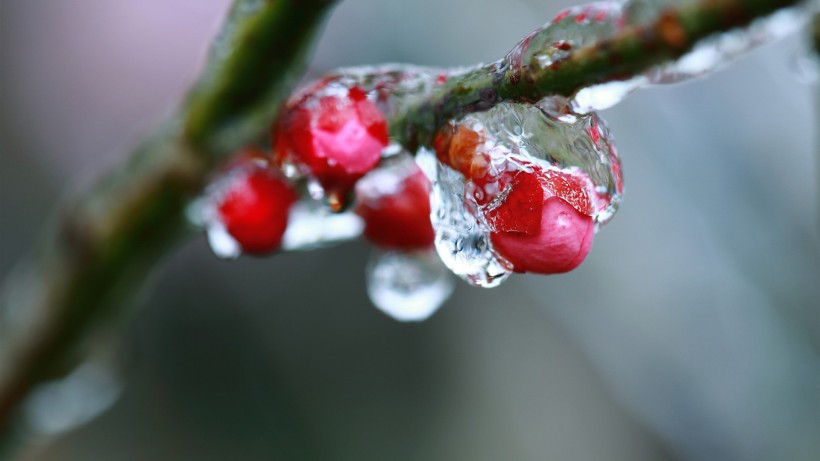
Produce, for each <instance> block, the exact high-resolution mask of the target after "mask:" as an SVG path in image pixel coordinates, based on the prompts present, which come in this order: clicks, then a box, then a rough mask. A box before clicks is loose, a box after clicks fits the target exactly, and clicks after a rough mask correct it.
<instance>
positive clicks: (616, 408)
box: [0, 0, 820, 461]
mask: <svg viewBox="0 0 820 461" xmlns="http://www.w3.org/2000/svg"><path fill="white" fill-rule="evenodd" d="M569 4H570V3H568V2H547V1H536V0H517V1H516V0H510V1H498V0H492V1H491V0H480V1H479V0H458V1H446V2H440V1H432V0H418V1H415V2H407V1H398V0H391V1H384V0H383V1H376V0H345V1H343V2H342V3H341V5H340V6H339V7H338V8H337V9H336V10H335V12H334V14H333V16H332V17H331V18H330V21H329V23H328V24H327V28H326V31H325V34H324V36H323V37H322V39H321V41H320V43H319V46H318V49H317V51H316V54H315V57H314V59H313V61H312V65H311V70H310V75H312V76H316V75H319V74H321V73H322V72H325V71H327V70H329V69H331V68H333V67H337V66H341V65H345V66H346V65H358V64H367V63H378V62H411V63H416V64H429V65H443V66H452V65H466V64H471V63H475V62H479V61H489V60H494V59H497V58H499V57H501V56H503V55H504V54H505V53H506V51H507V50H508V49H509V48H511V47H512V45H513V44H514V43H515V42H516V41H517V40H518V39H520V38H521V37H523V36H524V35H526V34H527V33H529V32H530V31H531V30H532V29H534V28H535V27H537V26H539V25H541V24H542V23H544V22H546V21H547V20H549V19H550V18H551V17H552V15H553V14H555V13H556V12H557V11H558V10H559V9H561V8H563V7H565V6H568V5H569ZM227 5H228V0H175V1H167V0H119V1H116V2H114V1H110V0H3V1H2V2H0V161H1V163H0V252H1V253H0V275H4V274H7V273H8V272H9V270H10V269H11V267H12V265H13V262H14V261H15V260H17V259H18V258H20V257H21V256H22V255H23V254H24V252H25V251H26V249H27V248H28V247H29V246H30V245H31V244H32V242H33V241H34V239H35V237H36V235H37V229H38V228H39V227H40V226H41V225H42V224H43V223H44V221H45V219H46V217H47V216H48V214H49V212H50V211H51V210H53V209H54V208H55V207H56V206H57V204H58V203H59V202H60V201H61V200H63V199H64V198H65V197H67V196H69V195H70V194H71V193H72V191H75V190H77V189H78V188H81V187H82V185H83V184H87V183H88V182H89V181H91V180H92V179H93V178H94V177H96V176H98V175H99V174H102V173H104V172H105V171H106V170H108V169H109V168H111V167H112V166H113V165H115V164H117V163H119V162H121V161H122V160H123V159H124V158H125V156H126V154H127V152H128V149H129V147H130V146H133V145H134V144H135V143H136V142H138V140H139V139H140V138H141V137H143V136H144V135H145V134H146V133H148V132H150V131H151V129H152V128H153V127H156V126H157V125H159V124H160V122H161V121H162V120H163V118H164V117H166V116H167V115H168V114H169V113H170V112H171V111H172V110H173V108H174V107H175V105H176V104H177V103H178V102H179V101H180V99H181V97H182V96H183V94H184V92H185V89H186V88H187V87H188V85H189V84H190V83H191V82H192V81H193V79H194V78H195V76H196V74H197V72H198V69H199V68H200V66H201V64H202V62H203V58H204V55H205V52H206V50H207V44H208V42H209V40H210V38H211V37H212V36H213V35H214V34H215V32H216V30H217V29H218V26H219V23H220V21H221V18H222V16H223V14H224V12H225V11H226V8H227ZM800 52H801V48H800V43H799V40H798V39H797V38H791V39H788V40H785V41H781V42H778V43H775V44H771V45H768V46H765V47H763V48H762V49H759V50H757V51H755V52H754V53H752V54H750V55H749V56H746V57H745V58H743V59H741V60H739V61H738V62H736V63H734V64H732V65H731V66H729V67H728V68H727V69H725V70H723V71H721V72H719V73H716V74H713V75H711V76H709V77H708V78H706V79H702V80H698V81H695V82H692V83H689V84H686V85H679V86H674V87H664V88H655V89H646V90H642V91H640V92H638V93H637V94H635V95H633V96H631V97H630V98H629V99H627V100H626V101H625V102H623V103H621V104H620V105H619V106H617V107H615V108H613V109H611V110H608V111H606V112H605V113H604V116H605V117H606V118H607V120H608V121H609V123H610V127H611V128H612V130H613V132H614V133H615V135H616V137H617V139H618V141H619V144H618V145H619V148H620V152H621V154H622V156H623V158H624V171H625V181H626V188H627V192H626V197H625V202H624V204H623V207H622V209H621V211H620V212H619V213H618V215H617V216H616V217H615V219H614V220H613V222H612V223H611V224H610V225H608V226H607V228H605V229H604V230H603V231H602V232H601V233H599V234H598V235H597V238H596V242H595V245H594V246H593V250H592V253H591V255H590V256H589V258H588V260H587V261H586V262H585V263H584V264H583V265H582V266H581V268H579V269H578V270H576V271H574V272H572V273H570V274H567V275H561V276H553V277H538V276H517V277H513V278H512V279H511V280H509V281H508V282H507V283H505V284H504V285H503V286H502V287H500V288H497V289H494V290H481V289H478V288H470V287H468V286H466V285H464V284H460V285H459V287H458V289H457V290H456V293H455V295H454V297H453V298H452V300H450V301H449V302H448V303H447V304H445V305H444V307H443V308H442V309H441V311H440V312H439V313H437V314H436V315H435V316H434V317H433V318H432V319H430V320H429V321H427V322H424V323H422V324H417V325H405V324H400V323H397V322H395V321H393V320H391V319H389V318H387V317H386V316H385V315H383V314H382V313H380V312H379V311H377V310H376V309H375V308H373V307H372V306H371V305H370V303H369V301H368V299H367V296H366V293H365V286H364V267H365V263H366V260H367V256H368V252H369V249H368V248H367V247H366V245H365V244H363V243H349V244H345V245H341V246H338V247H336V248H332V249H327V250H320V251H314V252H307V253H295V254H282V255H277V256H276V257H272V258H267V259H253V258H243V259H241V260H239V261H236V262H223V261H221V260H218V259H217V258H215V257H214V256H213V255H212V254H211V252H210V250H209V249H208V247H207V245H206V244H205V241H204V239H203V238H202V237H199V238H197V239H195V240H193V241H191V242H190V243H189V244H187V245H185V246H184V247H183V248H181V249H180V250H179V251H178V252H176V253H175V254H173V255H170V256H169V257H168V258H167V260H166V261H165V263H164V264H163V266H162V267H161V268H160V270H158V271H157V273H156V275H155V277H153V279H152V282H151V283H150V284H149V285H150V286H149V287H147V289H146V290H145V292H144V293H143V296H142V297H141V298H140V300H139V302H138V305H137V306H135V309H134V315H133V316H132V318H131V319H130V320H129V321H128V322H127V324H126V325H125V327H124V334H123V336H122V342H121V344H120V346H119V347H120V348H121V351H122V353H121V355H122V357H123V367H122V368H123V369H124V372H123V379H124V382H125V388H124V391H123V394H122V397H121V398H120V400H119V401H118V402H117V403H116V404H115V405H114V406H113V407H112V408H111V409H110V410H108V411H107V412H105V413H104V414H102V415H101V416H100V417H99V418H97V419H96V420H94V421H92V422H91V423H90V424H88V425H86V426H84V427H81V428H79V429H76V430H74V431H72V432H70V433H67V434H65V435H62V436H60V437H58V438H57V439H56V440H54V441H53V442H52V443H48V444H44V445H42V446H41V447H40V448H39V449H38V450H35V451H34V452H32V453H31V454H30V455H29V459H38V460H78V461H79V460H83V461H87V460H134V461H136V460H148V459H150V460H227V459H230V460H257V459H258V460H262V459H265V460H269V459H300V460H314V459H315V460H348V459H349V460H377V459H379V460H384V459H389V460H474V461H479V460H487V461H489V460H500V459H505V460H506V459H510V460H522V461H523V460H532V461H537V460H608V461H614V460H630V461H640V460H716V459H720V460H727V461H732V460H771V459H778V460H807V461H808V460H817V459H820V436H818V434H820V361H819V360H818V355H817V352H818V346H820V249H819V248H820V244H819V243H818V208H820V206H818V205H819V204H818V188H817V177H818V174H817V173H818V157H817V155H816V150H817V149H816V148H817V136H818V129H817V128H818V125H820V123H818V118H817V115H816V112H815V111H814V109H816V108H817V102H818V101H817V97H816V94H814V93H813V91H812V88H811V87H810V86H807V85H805V84H801V83H800V82H798V79H797V78H795V75H794V72H793V65H792V62H793V60H794V59H795V57H796V56H798V55H799V54H800Z"/></svg>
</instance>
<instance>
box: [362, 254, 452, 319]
mask: <svg viewBox="0 0 820 461" xmlns="http://www.w3.org/2000/svg"><path fill="white" fill-rule="evenodd" d="M452 292H453V279H452V277H451V276H450V274H449V272H448V271H447V268H445V267H444V266H443V265H442V264H441V261H440V260H439V259H438V257H437V256H436V254H435V253H433V252H431V251H414V252H409V253H405V252H381V251H376V252H374V254H373V256H372V257H371V260H370V263H369V265H368V268H367V293H368V295H369V296H370V300H371V301H372V302H373V304H374V305H375V306H376V307H378V308H379V309H380V310H381V311H382V312H384V313H386V314H387V315H389V316H391V317H393V318H394V319H396V320H399V321H402V322H413V321H415V322H417V321H421V320H425V319H427V318H428V317H430V316H431V315H433V313H435V312H436V311H437V310H438V308H439V307H441V305H442V304H443V303H444V302H445V301H446V300H447V299H448V298H449V297H450V295H451V294H452Z"/></svg>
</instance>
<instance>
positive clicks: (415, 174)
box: [355, 161, 435, 250]
mask: <svg viewBox="0 0 820 461" xmlns="http://www.w3.org/2000/svg"><path fill="white" fill-rule="evenodd" d="M399 167H401V168H407V169H408V170H405V171H404V172H403V176H399V178H396V177H395V175H393V174H391V173H390V172H389V171H386V172H381V171H374V172H373V173H371V175H372V176H371V175H368V176H366V177H364V178H363V179H362V180H361V181H359V183H358V184H357V185H356V200H357V205H356V208H355V211H356V213H357V214H358V215H359V216H361V217H362V218H363V219H364V223H365V227H364V236H365V237H366V238H367V239H368V240H369V241H370V242H371V243H373V244H374V245H377V246H380V247H382V248H387V249H392V250H417V249H424V248H429V247H431V246H432V245H433V240H434V238H435V234H434V232H433V226H432V224H431V223H430V199H429V194H430V181H428V180H427V177H426V176H424V173H422V171H421V170H420V169H419V168H418V166H416V164H415V163H414V162H412V161H407V162H403V163H402V165H399ZM388 168H389V167H388ZM390 181H400V182H399V184H398V185H396V184H392V185H391V184H380V182H382V183H384V182H390Z"/></svg>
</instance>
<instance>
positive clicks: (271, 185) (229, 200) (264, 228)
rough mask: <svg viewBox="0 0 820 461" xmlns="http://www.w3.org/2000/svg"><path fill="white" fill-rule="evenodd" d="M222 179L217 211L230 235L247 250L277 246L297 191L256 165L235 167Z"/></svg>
mask: <svg viewBox="0 0 820 461" xmlns="http://www.w3.org/2000/svg"><path fill="white" fill-rule="evenodd" d="M223 181H225V182H224V184H220V185H219V189H218V192H217V194H218V195H217V197H218V199H217V203H216V210H217V213H218V217H219V220H220V221H221V223H222V225H223V226H224V227H225V230H227V232H228V234H230V235H231V237H233V238H234V239H235V240H236V241H237V243H238V244H239V245H240V246H241V247H242V250H243V251H245V252H247V253H255V254H262V253H267V252H270V251H273V250H275V249H276V248H278V247H279V243H280V242H281V241H282V235H283V234H284V233H285V228H286V227H287V223H288V212H289V210H290V207H291V205H293V203H294V202H295V201H296V199H297V195H296V192H294V190H293V189H292V188H291V186H290V185H289V184H288V183H287V182H285V180H284V179H282V178H281V177H279V175H278V174H276V173H275V172H274V171H271V170H269V169H267V168H265V167H262V166H257V165H252V166H249V167H245V168H239V169H235V170H234V171H232V172H231V173H229V174H228V176H226V177H225V178H224V179H223Z"/></svg>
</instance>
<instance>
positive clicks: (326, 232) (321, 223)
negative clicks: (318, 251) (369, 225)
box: [282, 199, 364, 251]
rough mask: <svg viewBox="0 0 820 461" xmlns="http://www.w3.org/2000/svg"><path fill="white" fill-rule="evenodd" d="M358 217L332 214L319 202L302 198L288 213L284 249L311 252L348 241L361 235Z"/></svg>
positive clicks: (283, 239)
mask: <svg viewBox="0 0 820 461" xmlns="http://www.w3.org/2000/svg"><path fill="white" fill-rule="evenodd" d="M362 229H364V223H363V222H362V220H361V218H359V217H358V216H356V215H355V214H353V213H352V212H349V211H346V212H343V213H333V212H331V211H330V210H329V209H328V208H327V207H325V206H324V205H323V204H322V202H321V201H316V200H310V199H303V200H301V201H299V202H297V203H296V204H295V205H294V206H293V207H292V208H291V210H290V216H289V217H288V227H287V230H285V235H284V236H283V237H282V249H283V250H288V251H292V250H311V249H314V248H320V247H324V246H328V245H333V244H336V243H339V242H343V241H346V240H351V239H354V238H356V237H358V236H359V235H361V233H362Z"/></svg>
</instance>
